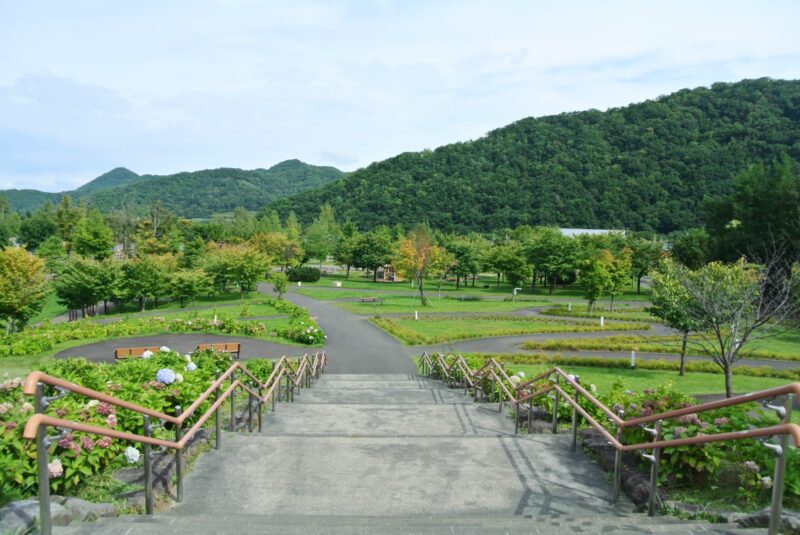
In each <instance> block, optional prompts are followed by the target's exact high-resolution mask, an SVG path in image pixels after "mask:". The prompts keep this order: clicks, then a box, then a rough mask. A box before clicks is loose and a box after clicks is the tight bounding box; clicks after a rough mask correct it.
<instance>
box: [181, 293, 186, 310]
mask: <svg viewBox="0 0 800 535" xmlns="http://www.w3.org/2000/svg"><path fill="white" fill-rule="evenodd" d="M185 301H186V296H183V295H182V296H181V308H183V303H184V302H185Z"/></svg>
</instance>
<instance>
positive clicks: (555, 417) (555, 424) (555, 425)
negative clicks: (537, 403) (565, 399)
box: [550, 374, 561, 435]
mask: <svg viewBox="0 0 800 535" xmlns="http://www.w3.org/2000/svg"><path fill="white" fill-rule="evenodd" d="M560 382H561V376H560V375H558V374H556V386H558V384H559V383H560ZM554 392H555V396H553V421H552V423H551V425H550V427H551V430H552V431H553V434H554V435H555V434H556V433H558V390H554Z"/></svg>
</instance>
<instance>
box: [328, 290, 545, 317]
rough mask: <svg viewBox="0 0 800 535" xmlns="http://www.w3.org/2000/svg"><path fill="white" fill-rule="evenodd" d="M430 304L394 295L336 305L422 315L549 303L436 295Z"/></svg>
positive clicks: (357, 311)
mask: <svg viewBox="0 0 800 535" xmlns="http://www.w3.org/2000/svg"><path fill="white" fill-rule="evenodd" d="M356 297H381V296H376V294H374V293H373V294H370V293H365V294H363V295H361V296H356ZM429 298H430V301H429V302H430V304H429V306H427V307H422V306H420V303H419V298H418V297H411V296H403V295H392V296H389V295H387V296H384V297H381V299H383V303H359V302H341V303H336V306H338V307H341V308H343V309H345V310H347V311H348V312H353V313H355V314H372V315H375V314H396V313H404V312H407V313H408V314H413V313H414V311H415V310H416V311H419V312H420V313H421V314H424V313H425V312H475V313H486V312H510V311H512V310H522V309H526V308H531V307H534V306H543V305H547V304H548V303H546V302H544V301H515V302H512V301H459V300H458V299H447V298H445V297H442V299H439V298H438V297H437V296H436V295H435V294H431V295H429Z"/></svg>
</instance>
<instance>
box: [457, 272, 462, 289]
mask: <svg viewBox="0 0 800 535" xmlns="http://www.w3.org/2000/svg"><path fill="white" fill-rule="evenodd" d="M460 283H461V277H459V276H458V275H456V290H458V289H459V288H460V286H459V284H460Z"/></svg>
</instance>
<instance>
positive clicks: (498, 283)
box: [497, 273, 500, 288]
mask: <svg viewBox="0 0 800 535" xmlns="http://www.w3.org/2000/svg"><path fill="white" fill-rule="evenodd" d="M497 287H498V288H499V287H500V274H499V273H498V274H497Z"/></svg>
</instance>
